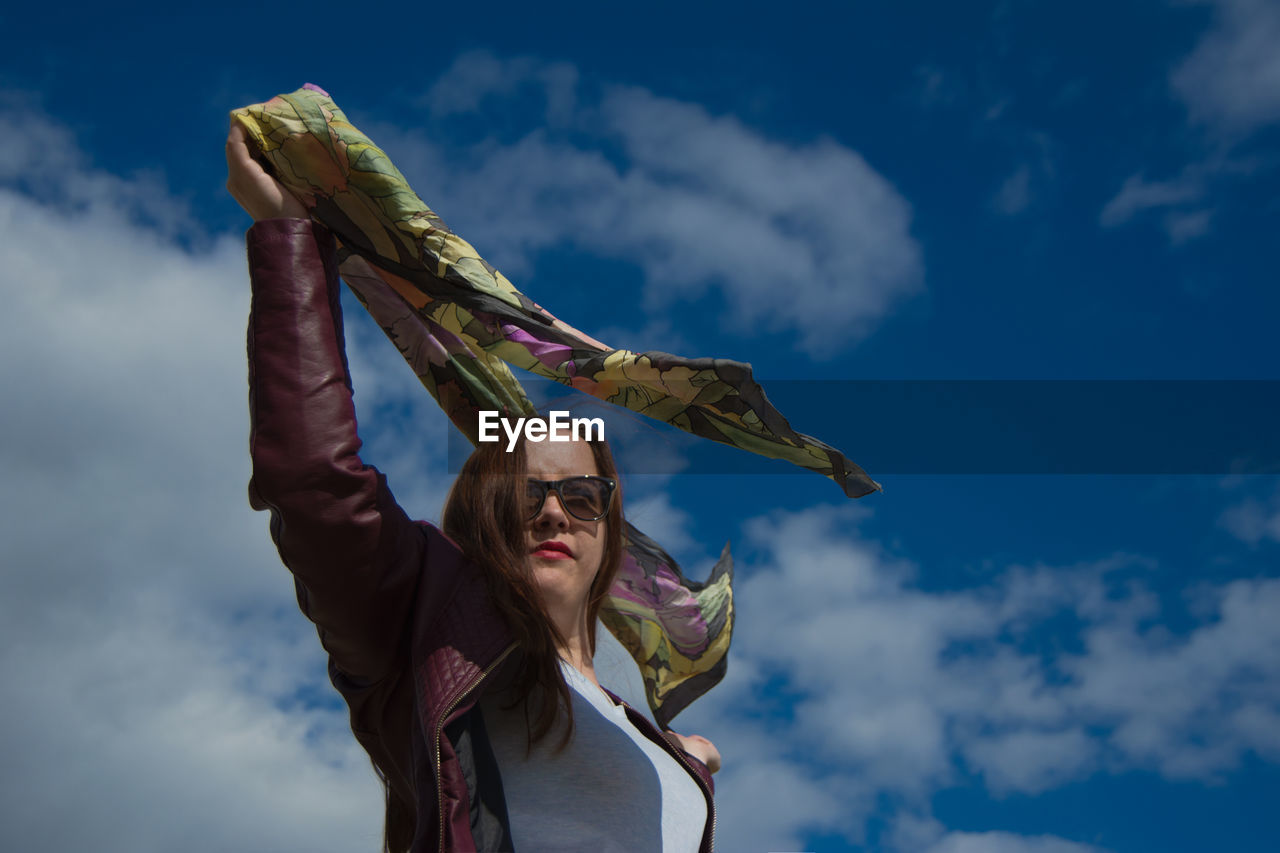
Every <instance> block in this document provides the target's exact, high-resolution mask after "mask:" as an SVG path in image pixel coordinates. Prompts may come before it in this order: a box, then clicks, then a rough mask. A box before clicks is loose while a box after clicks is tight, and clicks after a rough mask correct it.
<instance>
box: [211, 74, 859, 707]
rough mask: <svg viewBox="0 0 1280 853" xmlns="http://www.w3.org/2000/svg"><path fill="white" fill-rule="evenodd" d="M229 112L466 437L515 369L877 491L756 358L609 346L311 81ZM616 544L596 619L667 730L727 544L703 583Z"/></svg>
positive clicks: (695, 691)
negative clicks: (543, 295) (815, 432)
mask: <svg viewBox="0 0 1280 853" xmlns="http://www.w3.org/2000/svg"><path fill="white" fill-rule="evenodd" d="M231 115H232V120H233V121H237V122H239V123H240V124H241V125H243V127H244V128H245V130H246V132H247V135H248V141H249V147H250V150H251V152H253V153H254V155H255V157H256V158H257V159H258V160H259V162H261V163H262V164H263V166H264V167H265V168H266V169H267V170H268V171H269V172H270V173H271V174H273V175H274V176H275V177H276V178H277V179H278V180H279V181H280V182H281V183H282V184H283V185H284V186H285V187H286V188H287V189H288V190H289V191H290V192H292V193H293V194H294V195H295V196H297V197H298V198H299V199H300V200H301V201H302V203H303V204H304V205H305V206H306V207H307V209H308V211H309V213H310V215H311V217H312V218H313V219H315V220H316V221H317V222H319V223H320V224H322V225H324V226H325V227H326V228H328V229H329V230H330V231H332V232H333V233H334V235H335V236H336V237H337V239H338V241H339V245H340V250H339V269H340V272H341V275H342V278H343V279H344V280H345V281H346V283H347V285H348V286H349V287H350V288H351V289H352V290H353V291H354V292H355V294H356V296H357V297H358V298H359V300H360V301H361V303H362V304H363V305H364V306H365V307H366V308H367V309H368V310H369V312H370V314H371V315H372V316H373V318H374V320H375V321H376V322H377V323H378V325H379V326H381V327H382V329H383V331H384V332H385V333H386V334H387V336H388V337H389V338H390V339H391V340H392V342H393V343H394V344H395V345H396V347H397V348H398V349H399V351H400V352H401V353H402V354H403V356H404V358H405V360H406V361H407V362H408V363H409V366H410V367H411V368H412V369H413V371H414V372H415V373H416V374H417V376H418V378H419V380H420V381H421V382H422V384H423V385H424V386H425V387H426V389H427V391H429V392H430V393H431V395H432V397H433V398H435V400H436V402H437V403H439V405H440V407H441V409H443V410H444V412H445V413H446V414H447V415H448V417H449V419H450V420H451V421H452V422H453V424H454V425H455V426H456V427H457V428H458V429H459V430H460V431H461V432H462V433H463V434H464V435H465V436H467V438H468V439H470V440H471V442H472V443H473V444H474V443H476V441H477V439H478V413H479V412H480V411H497V412H499V413H501V416H502V417H510V418H515V417H523V416H528V415H531V414H536V412H535V411H534V406H533V405H532V404H531V403H530V402H529V399H528V396H527V394H526V393H525V389H524V387H523V386H522V385H521V383H520V382H519V380H517V378H516V376H515V375H514V374H513V373H512V372H511V370H510V369H509V368H508V365H512V366H515V367H518V368H521V369H523V370H526V371H528V372H529V373H532V374H533V375H534V376H537V377H541V378H544V379H551V380H555V381H557V382H560V383H563V384H565V385H568V386H571V387H573V388H576V389H578V390H580V391H583V392H585V393H587V394H590V395H592V396H594V397H597V398H599V399H601V400H605V401H607V402H609V403H612V404H615V405H618V406H622V407H625V408H627V409H630V410H631V411H634V412H639V413H640V414H643V415H645V416H647V417H650V418H654V419H656V420H658V421H662V422H664V423H667V424H670V425H672V426H675V427H678V428H679V429H682V430H684V431H686V432H689V433H691V434H693V435H696V436H701V437H703V438H708V439H711V440H713V441H717V442H722V443H724V444H729V445H732V446H735V447H738V448H741V449H743V450H748V451H750V452H752V453H757V454H760V455H762V456H767V457H771V458H776V459H784V460H787V461H789V462H792V463H794V464H796V465H799V466H802V467H804V468H808V469H811V470H813V471H817V472H819V473H821V474H823V475H825V476H827V477H830V478H831V479H833V480H835V482H836V483H838V484H839V485H840V486H841V488H843V490H844V492H845V494H847V495H849V496H850V497H861V496H862V495H865V494H868V493H870V492H872V491H875V490H878V489H879V485H878V484H877V483H876V482H875V481H874V480H872V479H871V478H870V477H868V476H867V474H866V473H865V472H864V471H863V470H862V469H861V468H859V467H858V466H857V465H855V464H854V463H853V462H851V461H850V460H849V459H847V458H846V457H845V456H844V455H843V454H841V453H840V452H839V451H837V450H836V449H835V448H833V447H831V446H829V445H827V444H824V443H822V442H820V441H818V440H817V439H814V438H811V437H809V436H807V435H802V434H800V433H797V432H795V431H794V430H792V429H791V427H790V425H789V424H788V423H787V421H786V419H785V418H783V416H782V414H781V413H780V412H778V411H777V410H776V409H775V408H774V407H773V406H772V405H770V404H769V401H768V400H767V399H766V398H765V395H764V392H763V391H762V390H761V388H760V386H759V385H757V384H756V382H755V380H754V379H753V378H752V375H751V367H750V365H747V364H743V363H740V362H736V361H728V360H725V359H712V358H681V357H678V356H673V355H669V354H667V353H661V352H643V353H634V352H631V351H629V350H625V349H614V348H611V347H608V346H606V345H604V344H602V343H600V342H599V341H597V340H595V339H594V338H592V337H590V336H589V335H587V334H585V333H583V332H581V331H579V330H577V329H574V328H573V327H571V326H569V325H567V324H565V323H563V322H561V321H560V320H558V319H557V318H556V317H554V316H553V315H552V314H551V313H550V312H548V311H546V310H545V309H544V308H542V307H540V306H539V305H537V304H536V303H534V302H533V301H532V300H530V299H529V298H528V297H527V296H525V295H524V294H523V293H521V292H520V291H518V290H516V288H515V287H514V286H513V285H512V284H511V283H510V282H509V281H508V280H507V279H506V278H505V277H504V276H503V275H502V274H501V273H499V272H498V271H497V270H496V269H494V268H493V267H492V266H491V265H490V264H488V263H487V262H486V261H485V260H484V259H482V258H481V257H480V256H479V254H478V253H477V252H476V250H475V249H474V248H472V246H471V245H470V244H469V243H467V242H466V241H465V240H463V239H462V238H461V237H459V236H458V235H456V234H454V233H453V232H452V231H451V230H449V228H448V227H447V226H446V225H445V224H444V222H443V221H442V220H441V219H440V217H439V216H437V215H436V214H435V213H434V212H433V211H432V210H431V209H430V208H429V207H427V205H426V204H425V203H423V201H422V200H421V199H420V198H418V196H417V194H415V193H414V191H413V190H412V189H411V188H410V187H409V185H408V182H407V181H406V180H405V179H404V176H403V175H401V174H400V172H399V170H398V169H396V167H395V166H394V165H393V164H392V163H391V160H390V159H389V158H388V157H387V156H386V154H384V153H383V152H382V151H381V150H380V149H379V148H378V147H377V146H376V145H374V144H373V142H372V141H371V140H370V139H369V138H368V137H367V136H365V135H364V134H363V133H361V132H360V131H359V130H357V129H356V128H355V127H354V126H352V125H351V123H350V122H348V121H347V119H346V116H345V115H344V114H343V112H342V111H341V110H340V109H339V108H338V106H337V104H335V103H334V101H333V99H332V98H330V97H329V95H328V93H326V92H325V91H323V90H322V89H320V88H318V87H316V86H312V85H311V84H307V85H306V86H304V87H303V88H301V89H299V90H298V91H296V92H293V93H292V94H288V95H280V96H277V97H275V98H272V99H271V100H269V101H267V102H266V103H262V104H255V105H252V106H248V107H244V108H242V109H239V110H235V111H234V112H232V114H231ZM625 547H626V551H625V554H624V557H623V560H622V565H621V567H620V570H619V573H618V577H617V580H616V581H615V582H614V585H613V587H612V589H611V590H610V594H609V596H608V599H607V600H606V602H605V603H604V606H603V607H602V609H601V614H600V618H601V621H602V622H603V623H604V624H605V626H606V627H607V628H608V629H609V630H610V631H611V632H612V633H613V634H614V636H615V637H617V638H618V640H619V642H620V643H621V644H622V645H623V647H624V648H626V649H627V651H628V652H629V653H630V654H631V656H632V657H633V658H634V659H635V662H636V664H637V665H638V666H639V667H640V672H641V675H642V677H643V680H644V685H645V693H646V698H647V700H648V703H649V706H650V708H651V710H652V711H653V715H654V718H655V720H656V721H657V722H658V724H659V725H660V726H662V727H663V728H666V727H667V726H668V724H669V723H670V721H671V719H672V718H673V717H675V715H676V714H678V713H679V712H680V711H681V710H683V709H684V708H685V707H687V706H688V705H689V703H690V702H692V701H693V700H694V699H696V698H698V697H699V696H701V695H702V694H703V693H705V692H706V691H707V690H709V689H710V688H711V687H712V686H714V685H715V684H716V683H718V682H719V681H720V679H721V678H723V676H724V672H725V667H726V663H727V658H726V654H727V652H728V650H729V641H730V637H731V635H732V629H733V617H734V608H733V593H732V580H733V563H732V560H731V558H730V556H729V547H728V545H726V546H725V549H724V552H723V553H722V554H721V557H720V560H719V562H717V563H716V565H715V567H714V568H713V570H712V572H711V576H710V578H709V579H708V580H707V581H706V582H705V583H700V582H697V581H693V580H691V579H689V578H687V577H685V575H684V573H683V572H682V571H681V569H680V566H679V565H677V563H676V561H675V560H674V559H672V558H671V556H670V555H669V554H667V553H666V552H665V551H664V550H663V549H662V548H661V547H660V546H659V545H658V544H657V543H656V542H654V541H653V540H652V539H650V538H649V537H647V536H645V535H644V534H643V533H641V532H640V531H639V530H637V529H636V528H634V527H633V526H631V525H630V524H629V523H628V524H627V526H626V530H625Z"/></svg>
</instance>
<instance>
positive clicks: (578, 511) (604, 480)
mask: <svg viewBox="0 0 1280 853" xmlns="http://www.w3.org/2000/svg"><path fill="white" fill-rule="evenodd" d="M617 487H618V483H617V481H616V480H610V479H609V478H608V477H569V478H568V479H566V480H535V479H533V478H532V477H530V478H529V484H528V486H526V491H525V516H526V517H527V518H528V520H529V521H532V520H533V519H535V518H537V517H538V513H540V512H542V505H543V504H544V503H546V501H547V493H548V492H555V493H556V496H557V497H559V498H560V505H561V506H563V507H564V511H565V512H567V513H569V515H572V516H573V517H574V518H576V519H578V520H579V521H599V520H600V519H602V518H604V517H605V516H606V515H608V513H609V504H610V503H612V502H613V490H614V489H616V488H617Z"/></svg>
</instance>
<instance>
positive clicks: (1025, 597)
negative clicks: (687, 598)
mask: <svg viewBox="0 0 1280 853" xmlns="http://www.w3.org/2000/svg"><path fill="white" fill-rule="evenodd" d="M859 516H860V513H859V511H858V510H857V509H856V508H846V507H838V508H830V507H829V508H814V509H810V510H807V511H805V512H804V513H796V514H785V513H782V514H776V515H773V516H770V517H769V518H766V519H757V520H755V521H753V522H751V523H750V524H749V525H748V537H749V539H750V542H751V544H754V546H755V547H757V548H759V549H761V550H760V552H759V557H758V559H756V560H754V561H753V562H752V563H750V564H749V565H745V564H742V563H741V562H740V565H739V575H738V577H739V581H738V585H737V587H738V588H737V594H736V602H737V607H738V619H739V625H750V626H751V630H750V632H746V631H741V632H740V633H739V636H738V637H737V638H736V639H735V644H734V651H735V656H734V659H733V663H732V665H731V669H730V673H729V677H728V678H726V681H725V683H724V684H723V685H722V686H721V687H719V688H717V690H716V691H713V693H712V694H709V695H708V697H707V698H706V699H704V700H702V702H700V703H698V704H696V705H695V706H694V707H692V708H690V709H689V711H687V712H686V714H685V717H687V720H686V719H685V717H682V723H683V724H686V725H689V726H691V727H692V728H695V729H696V728H698V727H704V728H707V729H708V730H710V731H713V732H714V731H716V730H717V729H716V728H714V727H715V726H719V727H720V728H721V729H723V728H724V727H725V725H726V724H725V723H724V722H723V720H724V719H726V718H727V719H729V720H733V721H735V722H734V723H732V724H730V726H729V730H730V731H735V729H734V726H735V725H736V726H741V727H746V728H748V729H749V728H750V727H751V725H752V721H753V720H759V719H762V718H763V719H768V720H769V723H768V727H767V728H765V727H764V726H760V727H759V729H758V736H759V737H760V738H761V739H766V738H767V739H769V740H770V741H771V743H772V744H773V748H774V749H775V750H776V751H777V752H778V754H779V755H781V756H784V757H785V758H786V760H788V761H790V762H793V763H794V764H795V765H796V767H799V768H806V769H807V770H808V772H810V773H813V774H825V775H830V774H832V773H835V774H836V775H835V776H833V777H832V778H831V779H829V780H828V785H829V787H830V789H832V790H836V791H838V792H841V793H846V792H847V795H848V798H849V799H850V801H851V803H853V805H850V806H849V807H848V809H847V810H846V814H852V815H853V816H854V820H855V822H856V823H857V824H858V826H857V827H855V828H853V829H849V830H847V831H846V832H847V836H848V837H849V838H850V840H851V841H853V840H855V839H856V837H857V832H858V829H859V828H860V827H861V825H862V821H865V820H866V819H868V818H869V817H870V816H871V815H872V814H873V813H874V809H875V808H876V806H875V805H874V804H870V805H869V804H867V802H866V798H865V797H864V796H863V795H862V793H863V792H864V791H865V790H867V789H870V790H872V791H875V792H878V794H879V795H880V796H882V797H889V798H891V799H892V800H895V801H898V802H900V803H901V804H902V807H903V808H907V809H913V810H915V811H917V812H920V811H923V812H927V811H928V806H929V802H930V798H931V796H932V795H933V794H934V793H935V792H936V791H938V790H940V789H941V788H943V787H947V786H950V785H952V784H957V783H960V782H962V780H963V777H962V776H960V775H959V774H960V773H961V772H962V771H967V772H969V773H973V774H976V775H978V776H979V777H980V778H981V779H982V780H983V782H984V783H985V785H986V788H987V789H988V791H990V792H991V793H992V794H994V795H997V796H1007V795H1011V794H1038V793H1042V792H1044V791H1048V790H1052V789H1054V788H1056V787H1059V786H1061V785H1064V784H1067V783H1071V782H1076V781H1079V780H1082V779H1084V778H1087V777H1089V776H1091V775H1093V774H1095V773H1119V772H1124V771H1127V770H1131V769H1145V770H1152V771H1155V772H1157V773H1159V774H1161V775H1163V776H1164V777H1165V778H1168V779H1197V780H1201V781H1206V782H1213V781H1217V780H1219V779H1220V778H1221V776H1222V774H1224V773H1227V772H1230V771H1231V770H1232V769H1234V768H1236V767H1238V766H1239V765H1240V763H1241V761H1242V760H1243V759H1244V758H1245V756H1247V755H1249V754H1256V755H1258V756H1261V757H1263V758H1267V759H1271V758H1272V757H1274V756H1275V755H1276V754H1277V747H1278V746H1280V739H1277V738H1276V736H1275V735H1274V730H1273V729H1272V728H1271V723H1272V722H1273V721H1274V720H1275V719H1276V715H1277V714H1280V627H1276V626H1275V624H1274V620H1273V619H1272V618H1271V616H1270V614H1273V613H1274V612H1276V608H1277V606H1280V581H1277V580H1257V581H1253V580H1245V581H1236V582H1233V583H1229V584H1226V585H1224V586H1221V587H1211V588H1207V589H1205V590H1203V591H1201V593H1200V595H1199V600H1197V601H1195V602H1193V604H1194V606H1193V607H1192V608H1191V611H1192V612H1193V613H1194V614H1195V617H1194V618H1195V619H1196V624H1195V627H1194V628H1193V629H1192V630H1191V631H1190V632H1189V633H1184V634H1183V635H1181V636H1179V635H1175V634H1173V633H1172V632H1171V631H1170V630H1169V628H1167V627H1166V626H1167V625H1168V624H1169V618H1170V617H1169V616H1168V614H1166V611H1165V605H1163V604H1162V603H1161V600H1160V599H1159V598H1158V597H1157V596H1156V595H1155V594H1154V593H1153V592H1152V589H1151V587H1150V585H1149V581H1148V579H1147V578H1148V576H1149V575H1150V574H1151V572H1152V571H1154V570H1155V569H1156V567H1155V566H1154V565H1153V564H1151V562H1150V561H1148V560H1144V559H1141V558H1135V557H1129V556H1124V555H1118V556H1116V557H1114V558H1110V559H1107V560H1101V561H1098V562H1096V563H1093V564H1083V565H1078V566H1069V567H1061V568H1051V567H1045V566H1036V567H1025V568H1013V569H1010V570H1008V571H1007V572H1006V573H1005V574H1004V575H1003V576H1001V577H1000V578H998V579H997V580H996V581H995V582H993V583H990V584H989V585H987V586H984V587H979V588H976V589H970V590H965V591H958V592H928V591H924V590H921V589H919V588H918V587H917V586H916V583H915V576H916V572H915V571H914V569H913V567H912V566H910V565H909V564H906V563H903V562H902V561H900V560H896V559H894V558H892V557H891V556H890V555H888V554H886V553H885V552H884V551H883V550H882V549H880V548H879V547H878V546H877V545H876V544H875V543H872V542H868V541H866V540H864V539H861V538H860V537H859V536H858V534H857V526H858V519H859ZM746 550H748V551H749V550H750V546H748V548H747V549H746ZM1046 623H1051V624H1054V625H1059V626H1062V627H1058V628H1056V629H1055V633H1054V634H1053V641H1052V642H1049V643H1046V641H1045V637H1044V635H1043V632H1044V630H1045V628H1044V627H1043V626H1044V625H1045V624H1046ZM775 691H777V692H781V693H782V694H784V695H788V696H791V697H794V699H793V701H789V702H788V704H789V705H790V706H791V715H790V717H789V719H790V722H780V721H779V720H777V719H776V718H774V717H772V716H769V715H768V714H767V711H768V709H770V708H772V707H773V706H774V705H776V704H777V703H778V699H777V698H775V697H774V696H773V695H771V694H772V693H773V692H775ZM700 706H704V707H700ZM756 725H759V724H756ZM733 736H734V737H735V738H740V739H741V740H742V741H743V742H744V743H747V744H749V743H750V737H749V736H748V735H746V734H742V733H735V734H734V735H733ZM723 751H724V750H723V749H722V752H723ZM746 763H747V764H748V766H750V765H751V762H750V761H748V762H746ZM837 771H838V772H837ZM738 772H739V771H738V769H737V767H736V766H735V763H734V762H733V761H732V759H731V757H730V755H729V753H726V764H725V770H724V773H723V776H724V780H723V783H722V784H723V787H724V789H725V790H726V791H727V790H733V789H735V786H736V785H738V784H739V782H738V781H737V779H736V774H737V773H738ZM855 779H856V780H857V781H856V782H855V781H853V780H855ZM890 817H892V815H890ZM789 825H792V826H793V827H794V828H793V829H792V830H791V831H790V832H791V835H793V836H795V837H797V838H803V837H804V835H805V832H806V831H830V827H829V825H828V826H825V827H819V826H818V825H817V824H816V823H815V824H812V825H810V826H806V825H805V823H804V821H803V819H801V818H796V819H795V820H794V821H792V822H791V823H790V824H789ZM918 828H919V827H917V829H918ZM780 830H781V828H779V831H780ZM909 834H910V833H909ZM912 837H913V838H914V839H915V842H914V846H913V845H912V844H906V845H905V846H902V847H901V848H900V849H904V850H912V849H922V846H921V845H922V844H923V842H921V840H920V837H919V834H918V833H916V834H915V835H913V836H912ZM930 843H932V842H930ZM937 843H938V844H939V845H940V846H938V848H937V849H940V850H953V849H954V850H968V849H975V850H976V849H982V850H999V849H1009V850H1084V849H1089V848H1086V847H1082V846H1080V845H1077V844H1075V843H1074V842H1070V841H1067V840H1062V839H1054V838H1023V837H1020V836H1013V835H1009V834H1005V833H953V834H951V835H947V836H946V837H945V838H941V840H938V842H937Z"/></svg>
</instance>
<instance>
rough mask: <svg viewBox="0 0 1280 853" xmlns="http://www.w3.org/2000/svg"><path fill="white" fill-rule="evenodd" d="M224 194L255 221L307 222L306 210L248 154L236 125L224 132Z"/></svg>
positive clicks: (246, 138) (239, 126)
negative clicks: (225, 189) (225, 141)
mask: <svg viewBox="0 0 1280 853" xmlns="http://www.w3.org/2000/svg"><path fill="white" fill-rule="evenodd" d="M226 153H227V192H229V193H231V196H232V198H234V199H235V200H236V201H237V202H238V203H239V204H240V206H241V207H243V208H244V209H245V212H246V213H248V214H249V215H250V216H252V217H253V219H254V221H255V222H258V221H261V220H263V219H286V218H296V219H306V218H307V209H306V208H305V207H303V205H302V202H300V201H298V200H297V199H296V198H294V196H293V194H292V193H290V192H289V191H288V190H286V189H285V188H284V186H283V185H282V184H281V183H280V182H279V181H277V180H276V179H275V178H273V177H271V176H270V175H268V174H267V173H266V171H265V170H264V169H263V168H262V165H261V164H260V163H258V161H256V160H254V159H253V156H252V155H251V154H250V153H249V143H248V137H247V136H246V134H245V130H244V127H242V126H241V125H240V123H239V122H235V121H233V122H232V123H231V130H230V131H228V133H227V146H226Z"/></svg>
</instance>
